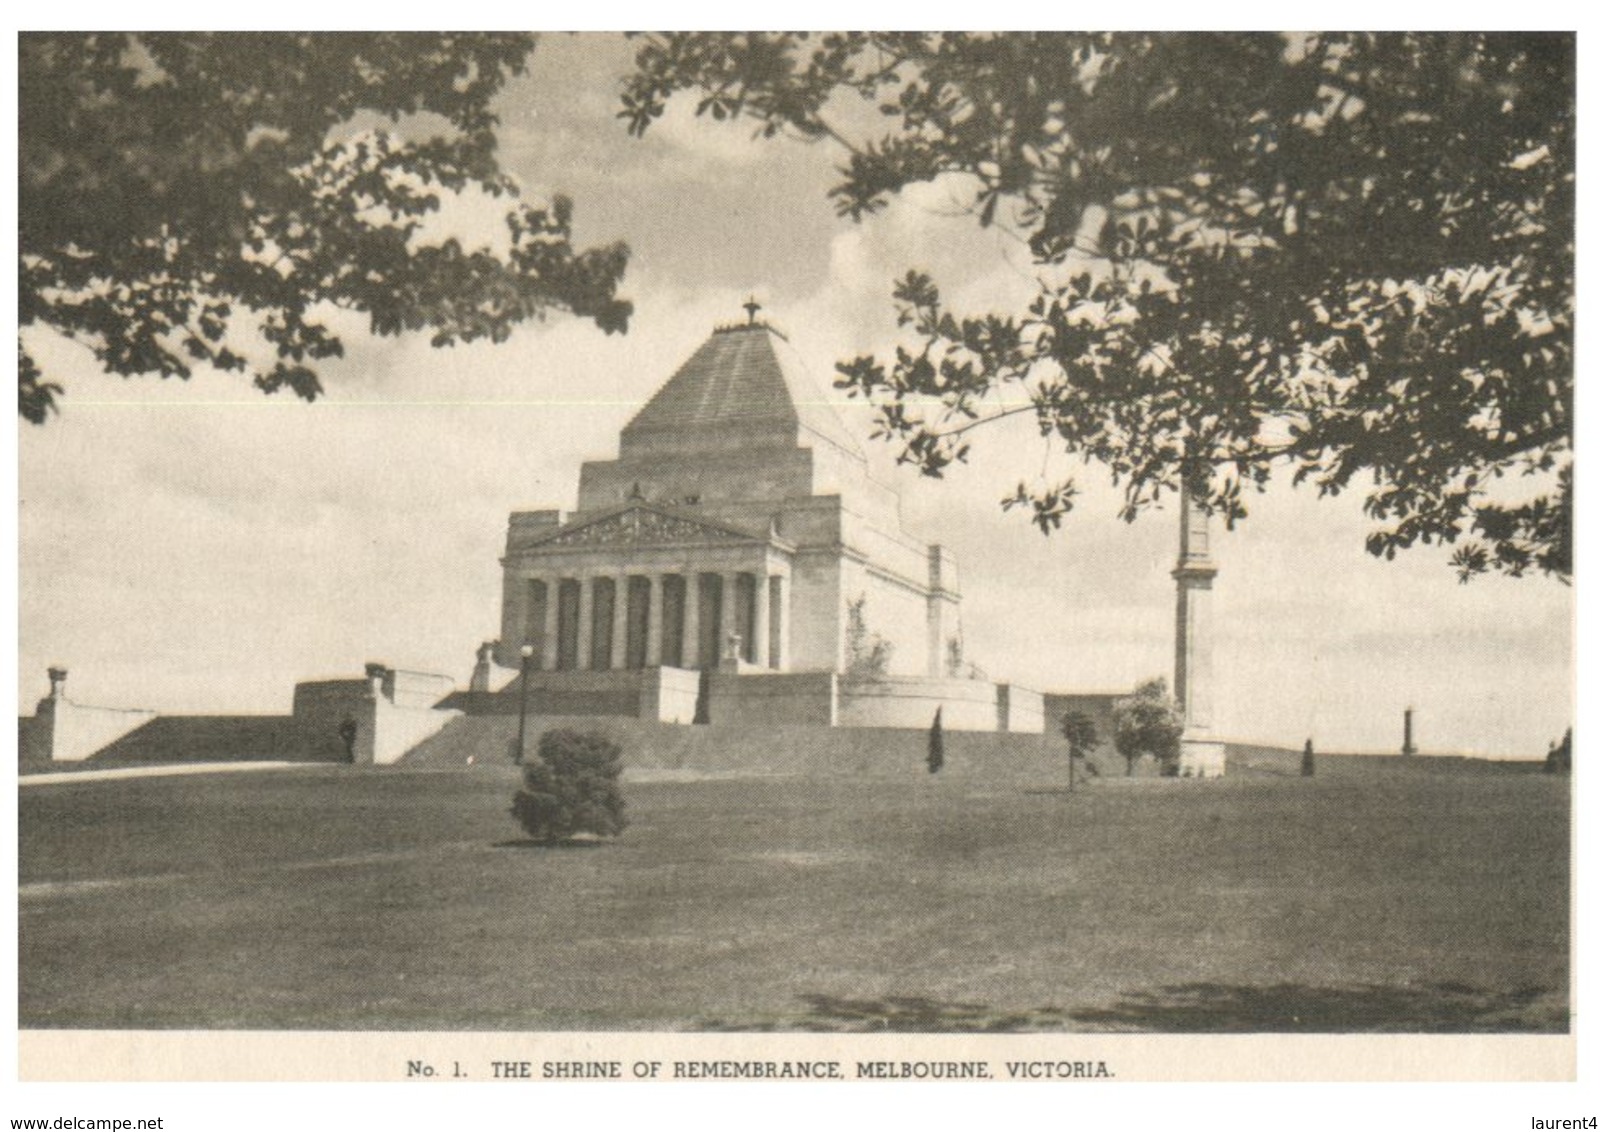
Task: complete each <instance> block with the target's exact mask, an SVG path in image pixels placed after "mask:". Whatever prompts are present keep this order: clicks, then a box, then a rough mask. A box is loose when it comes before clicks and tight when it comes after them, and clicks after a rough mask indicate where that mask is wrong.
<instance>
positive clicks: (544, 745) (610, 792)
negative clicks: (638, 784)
mask: <svg viewBox="0 0 1608 1132" xmlns="http://www.w3.org/2000/svg"><path fill="white" fill-rule="evenodd" d="M536 753H537V756H538V759H537V761H536V762H534V763H527V764H526V765H525V769H524V770H523V772H522V774H523V786H522V787H521V789H520V790H519V792H518V793H516V794H515V795H514V805H513V810H512V813H513V815H514V818H515V819H516V820H517V821H518V822H519V824H520V825H521V826H522V827H524V830H525V832H526V833H527V834H529V835H530V837H531V839H532V840H534V841H538V842H541V843H542V844H544V845H553V844H557V843H558V842H560V841H567V840H568V839H569V838H571V837H574V836H575V835H576V834H577V833H595V834H598V835H599V836H602V837H613V836H615V835H616V834H618V833H620V832H621V831H622V830H624V829H625V798H624V796H623V795H621V793H620V770H621V767H620V748H619V747H618V746H617V745H616V744H614V743H612V742H610V741H609V740H608V738H607V737H605V736H603V735H597V734H592V733H582V732H578V731H567V730H559V731H548V732H546V733H545V734H543V735H542V739H541V743H540V744H539V745H538V746H537V749H536Z"/></svg>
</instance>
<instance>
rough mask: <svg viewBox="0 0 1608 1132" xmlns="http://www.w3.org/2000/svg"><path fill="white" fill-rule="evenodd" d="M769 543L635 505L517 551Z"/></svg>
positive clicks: (564, 529)
mask: <svg viewBox="0 0 1608 1132" xmlns="http://www.w3.org/2000/svg"><path fill="white" fill-rule="evenodd" d="M770 541H771V540H769V539H767V538H764V537H761V536H757V535H752V534H748V533H746V532H743V531H739V530H736V529H734V528H732V527H725V526H721V525H720V524H718V523H711V522H708V521H706V520H702V519H694V518H691V517H690V516H687V515H678V514H675V513H673V512H670V511H663V510H660V509H659V508H657V507H648V506H645V505H640V504H639V505H636V506H632V507H627V508H625V509H624V510H622V511H616V512H614V513H612V514H609V515H603V516H601V517H599V518H596V519H592V520H589V521H588V520H582V521H581V522H579V523H569V524H566V525H565V526H563V527H560V528H559V529H558V530H556V531H554V532H552V533H551V534H549V535H546V536H544V537H542V538H539V539H535V540H533V541H532V542H529V543H526V544H525V545H524V546H521V547H520V548H519V549H520V550H538V549H539V550H568V549H587V548H591V547H643V546H709V545H711V544H719V545H722V546H732V545H742V544H749V545H754V546H761V545H765V544H766V543H768V542H770Z"/></svg>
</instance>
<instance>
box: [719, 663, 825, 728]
mask: <svg viewBox="0 0 1608 1132" xmlns="http://www.w3.org/2000/svg"><path fill="white" fill-rule="evenodd" d="M837 705H838V677H837V675H836V674H835V673H832V672H768V673H763V674H758V675H749V676H736V675H730V674H727V673H713V674H711V676H710V681H709V722H710V723H713V724H744V725H751V726H767V727H768V726H773V725H774V726H780V725H784V724H815V725H817V726H821V727H831V726H833V725H834V724H835V723H836V722H837V713H838V706H837Z"/></svg>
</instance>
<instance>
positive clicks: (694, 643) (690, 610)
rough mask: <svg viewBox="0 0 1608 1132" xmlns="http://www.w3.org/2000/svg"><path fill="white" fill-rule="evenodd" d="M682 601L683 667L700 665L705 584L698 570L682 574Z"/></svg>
mask: <svg viewBox="0 0 1608 1132" xmlns="http://www.w3.org/2000/svg"><path fill="white" fill-rule="evenodd" d="M682 580H683V583H684V585H683V589H682V595H683V596H682V602H681V667H683V668H697V667H698V636H699V633H700V631H701V626H700V625H699V621H700V620H701V618H702V612H701V606H702V605H703V601H702V598H703V586H702V585H700V584H699V580H700V575H699V574H698V572H697V571H696V570H693V571H690V572H689V573H686V574H683V575H682Z"/></svg>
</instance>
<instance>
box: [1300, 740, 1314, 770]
mask: <svg viewBox="0 0 1608 1132" xmlns="http://www.w3.org/2000/svg"><path fill="white" fill-rule="evenodd" d="M1317 773H1318V756H1317V754H1316V753H1315V752H1314V751H1313V750H1312V740H1311V739H1308V740H1307V741H1306V746H1305V747H1303V748H1302V750H1301V777H1302V778H1311V777H1312V776H1313V775H1314V774H1317Z"/></svg>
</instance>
